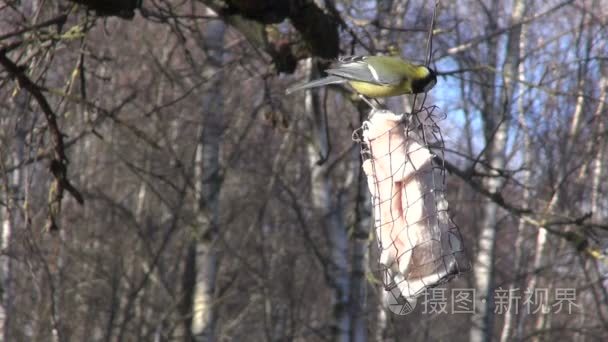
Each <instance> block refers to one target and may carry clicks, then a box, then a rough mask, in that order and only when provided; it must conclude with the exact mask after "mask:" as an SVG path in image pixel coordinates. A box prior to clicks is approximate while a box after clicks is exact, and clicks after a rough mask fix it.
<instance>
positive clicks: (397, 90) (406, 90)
mask: <svg viewBox="0 0 608 342" xmlns="http://www.w3.org/2000/svg"><path fill="white" fill-rule="evenodd" d="M348 83H349V84H350V85H351V87H353V88H354V89H355V90H356V91H357V92H358V93H359V94H361V95H363V96H366V97H371V98H377V97H390V96H398V95H403V94H411V93H412V89H411V87H410V85H409V83H408V82H403V83H401V84H399V85H395V86H383V85H378V84H373V83H368V82H360V81H349V82H348Z"/></svg>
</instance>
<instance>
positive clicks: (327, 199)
mask: <svg viewBox="0 0 608 342" xmlns="http://www.w3.org/2000/svg"><path fill="white" fill-rule="evenodd" d="M306 70H307V74H308V78H309V79H314V78H317V77H318V74H319V73H318V71H317V70H316V66H315V65H314V61H313V59H312V58H309V59H307V60H306ZM305 111H306V115H307V117H308V118H309V120H310V122H311V126H312V134H313V141H314V142H313V143H311V144H309V145H308V148H307V151H308V163H309V166H310V169H311V175H310V182H311V201H312V206H313V208H314V211H315V217H318V218H320V219H321V222H322V225H323V229H325V230H326V232H327V236H328V240H329V248H330V258H329V262H330V265H329V282H330V284H329V285H330V287H331V288H332V300H333V303H332V306H333V321H334V322H333V326H332V335H333V339H332V340H334V341H343V342H346V341H349V339H350V338H349V337H350V333H351V331H350V330H351V320H350V315H349V310H348V306H349V297H350V293H349V291H350V279H349V274H348V234H347V231H346V227H345V225H344V222H343V218H342V208H341V205H340V203H339V200H337V199H333V198H332V193H333V191H332V190H333V189H332V182H331V178H330V177H329V175H328V172H327V168H326V167H325V166H326V165H327V164H325V163H324V162H322V161H323V160H326V159H327V155H328V153H329V140H328V134H329V132H328V131H327V129H328V127H327V124H328V123H327V121H326V120H325V118H326V116H324V115H323V114H322V112H321V108H320V105H319V98H318V95H317V90H308V91H307V92H306V100H305Z"/></svg>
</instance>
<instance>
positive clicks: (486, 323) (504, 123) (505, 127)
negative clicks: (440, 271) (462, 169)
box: [470, 0, 525, 342]
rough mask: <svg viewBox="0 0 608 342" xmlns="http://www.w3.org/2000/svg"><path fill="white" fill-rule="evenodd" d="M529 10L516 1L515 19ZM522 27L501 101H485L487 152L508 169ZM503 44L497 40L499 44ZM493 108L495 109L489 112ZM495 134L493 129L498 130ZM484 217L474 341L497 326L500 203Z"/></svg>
mask: <svg viewBox="0 0 608 342" xmlns="http://www.w3.org/2000/svg"><path fill="white" fill-rule="evenodd" d="M524 10H525V3H524V1H523V0H517V1H514V3H513V12H512V14H511V22H518V21H520V20H521V18H522V16H523V13H524ZM491 12H492V13H497V12H498V8H497V2H494V3H493V4H492V9H491ZM520 32H521V27H515V28H513V29H512V31H511V32H510V33H509V37H508V42H507V49H506V51H505V52H506V54H507V57H506V60H505V63H504V67H503V70H504V71H503V72H504V74H503V75H502V80H503V87H502V89H501V92H500V96H499V97H498V99H499V100H500V101H499V102H498V103H495V99H496V96H495V95H496V94H493V93H492V92H491V91H490V93H489V95H488V96H487V97H486V99H485V101H486V103H485V104H484V106H485V113H484V117H483V119H484V126H485V131H486V144H487V145H489V147H488V149H487V151H486V156H487V160H488V162H489V164H490V165H492V167H493V168H494V169H504V167H505V149H506V145H507V138H508V133H509V122H510V120H509V116H510V105H509V103H510V101H511V94H512V92H513V90H512V88H513V77H514V76H515V75H516V74H517V59H518V58H519V52H518V50H519V39H520ZM498 46H499V45H498V44H496V47H498ZM489 56H490V58H489V61H490V62H491V61H496V62H497V61H498V60H497V58H496V55H495V54H493V53H490V54H489ZM489 111H492V112H489ZM494 129H495V134H493V136H492V133H493V132H494ZM502 185H503V180H502V179H501V178H500V177H491V178H489V179H487V180H486V182H485V186H486V188H487V189H488V190H489V191H490V192H492V193H494V192H497V191H499V190H500V188H501V187H502ZM483 212H484V217H483V220H482V225H481V234H480V237H479V246H478V252H477V256H476V258H475V260H474V265H473V267H474V271H475V289H476V296H477V303H478V304H477V308H478V312H477V313H476V314H475V315H473V317H472V323H473V326H472V328H471V333H470V341H472V342H482V341H484V342H489V341H491V340H492V335H493V329H494V307H493V302H494V292H493V290H494V253H495V252H494V250H495V244H496V224H497V222H498V214H499V206H498V204H496V203H494V202H492V201H489V202H487V203H486V204H485V206H484V210H483Z"/></svg>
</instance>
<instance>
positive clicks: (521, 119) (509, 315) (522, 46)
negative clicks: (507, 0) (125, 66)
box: [500, 3, 534, 342]
mask: <svg viewBox="0 0 608 342" xmlns="http://www.w3.org/2000/svg"><path fill="white" fill-rule="evenodd" d="M518 4H521V3H518ZM523 11H525V9H522V12H523ZM513 15H516V13H514V14H513ZM521 15H523V13H521ZM513 19H514V20H515V19H521V18H513ZM520 30H521V31H520V32H519V37H518V38H517V39H518V40H519V41H518V43H519V50H518V52H519V58H520V63H519V64H518V65H517V74H518V77H517V79H518V81H519V82H520V83H519V84H518V85H516V87H518V89H519V91H518V95H517V98H518V101H517V111H518V116H517V121H518V123H519V127H520V129H521V130H522V133H523V136H524V148H523V159H524V167H525V168H526V170H525V171H524V173H523V177H522V184H523V185H524V190H523V194H522V202H523V203H525V205H526V206H527V205H528V204H529V202H530V181H531V172H530V169H532V165H533V161H534V158H533V151H532V141H531V138H530V130H529V129H528V124H527V123H526V113H525V108H524V95H525V93H526V87H525V86H524V84H525V82H526V74H525V72H526V70H525V64H524V63H522V62H521V61H523V58H524V56H525V55H526V26H525V25H522V26H521V29H520ZM513 34H515V32H514V33H513ZM513 43H514V44H515V42H513ZM513 69H515V68H514V67H513ZM526 227H527V224H526V222H525V221H524V220H523V219H520V220H519V223H518V226H517V237H516V239H515V260H514V261H515V268H514V272H513V278H515V279H516V280H514V281H513V282H512V283H511V285H510V286H509V290H510V291H514V290H515V289H517V288H518V286H517V285H518V280H519V275H520V274H523V273H524V272H525V267H523V265H522V257H523V255H524V253H525V248H526V244H525V229H526ZM512 304H513V305H514V306H515V307H513V308H511V309H510V310H509V311H508V312H506V314H505V320H504V324H503V328H502V334H501V336H500V341H501V342H508V341H510V340H511V336H512V335H513V326H514V325H515V323H517V320H516V319H517V314H518V312H519V306H520V305H519V303H512Z"/></svg>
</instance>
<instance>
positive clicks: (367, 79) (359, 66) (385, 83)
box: [286, 56, 437, 107]
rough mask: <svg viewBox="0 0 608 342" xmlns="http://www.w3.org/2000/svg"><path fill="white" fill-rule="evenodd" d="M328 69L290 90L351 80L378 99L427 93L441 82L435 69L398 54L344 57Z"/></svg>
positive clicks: (354, 84)
mask: <svg viewBox="0 0 608 342" xmlns="http://www.w3.org/2000/svg"><path fill="white" fill-rule="evenodd" d="M325 72H326V73H328V74H329V76H327V77H325V78H321V79H318V80H314V81H311V82H307V83H303V84H298V85H295V86H292V87H289V88H287V91H286V92H287V94H291V93H292V92H294V91H296V90H302V89H308V88H314V87H320V86H324V85H328V84H341V83H348V84H350V85H351V86H352V87H353V89H355V91H356V92H357V93H359V94H360V95H363V96H364V97H369V98H374V99H375V98H381V97H390V96H398V95H404V94H418V93H425V92H427V91H429V90H431V88H433V87H434V86H435V84H436V83H437V73H435V71H434V70H433V69H431V68H428V67H426V66H424V65H416V64H412V63H410V62H408V61H405V60H403V59H402V58H400V57H395V56H354V57H343V58H340V59H339V60H338V64H337V65H336V66H335V67H334V68H331V69H327V70H325ZM364 99H365V98H364ZM366 102H367V101H366ZM368 103H369V102H368ZM369 104H370V105H371V103H369ZM371 106H372V107H374V106H373V105H371Z"/></svg>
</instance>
